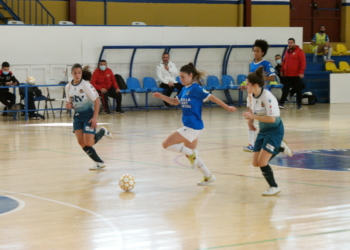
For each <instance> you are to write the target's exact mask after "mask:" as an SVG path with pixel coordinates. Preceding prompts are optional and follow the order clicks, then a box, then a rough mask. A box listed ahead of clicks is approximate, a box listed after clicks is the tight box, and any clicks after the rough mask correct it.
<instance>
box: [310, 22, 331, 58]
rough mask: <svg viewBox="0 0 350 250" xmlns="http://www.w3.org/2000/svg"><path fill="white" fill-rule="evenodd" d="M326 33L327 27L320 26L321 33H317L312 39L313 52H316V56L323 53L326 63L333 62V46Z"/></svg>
mask: <svg viewBox="0 0 350 250" xmlns="http://www.w3.org/2000/svg"><path fill="white" fill-rule="evenodd" d="M325 31H326V26H324V25H320V30H319V32H317V33H316V34H315V35H314V37H313V38H312V39H311V50H312V51H313V52H314V54H315V56H317V53H323V61H324V62H333V60H332V59H331V55H332V46H331V44H330V42H329V37H328V35H327V34H326V33H325Z"/></svg>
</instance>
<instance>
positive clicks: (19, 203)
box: [0, 195, 26, 216]
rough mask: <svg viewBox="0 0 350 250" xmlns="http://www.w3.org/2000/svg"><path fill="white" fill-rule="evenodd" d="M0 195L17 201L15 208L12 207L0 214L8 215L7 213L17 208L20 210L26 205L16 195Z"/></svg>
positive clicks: (15, 210)
mask: <svg viewBox="0 0 350 250" xmlns="http://www.w3.org/2000/svg"><path fill="white" fill-rule="evenodd" d="M0 196H4V197H8V198H11V199H13V200H15V201H17V202H18V207H16V208H15V209H12V210H10V211H8V212H6V213H0V216H2V215H8V214H11V213H14V212H17V211H18V210H21V209H22V208H24V207H25V206H26V203H25V202H24V201H22V200H21V199H18V198H16V197H13V196H10V195H0Z"/></svg>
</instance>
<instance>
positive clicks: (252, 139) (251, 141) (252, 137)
mask: <svg viewBox="0 0 350 250" xmlns="http://www.w3.org/2000/svg"><path fill="white" fill-rule="evenodd" d="M248 141H249V144H250V145H252V146H253V147H254V142H255V131H253V130H250V129H248Z"/></svg>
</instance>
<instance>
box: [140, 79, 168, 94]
mask: <svg viewBox="0 0 350 250" xmlns="http://www.w3.org/2000/svg"><path fill="white" fill-rule="evenodd" d="M143 88H144V89H147V91H148V92H163V91H164V89H163V88H159V87H158V86H157V82H156V80H155V79H154V78H152V77H145V78H143Z"/></svg>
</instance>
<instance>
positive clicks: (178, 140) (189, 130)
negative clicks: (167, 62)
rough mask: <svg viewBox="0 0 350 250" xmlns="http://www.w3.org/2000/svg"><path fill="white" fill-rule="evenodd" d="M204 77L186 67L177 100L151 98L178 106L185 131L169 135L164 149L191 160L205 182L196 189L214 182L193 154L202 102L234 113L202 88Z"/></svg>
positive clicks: (189, 66)
mask: <svg viewBox="0 0 350 250" xmlns="http://www.w3.org/2000/svg"><path fill="white" fill-rule="evenodd" d="M203 74H204V73H203V72H199V71H197V69H196V68H195V67H194V65H193V63H189V64H187V65H184V66H182V67H181V69H180V78H181V82H182V84H183V85H184V87H183V88H182V90H181V92H180V94H179V95H178V96H177V97H176V98H171V97H168V96H166V95H162V94H160V93H154V94H153V96H154V97H157V98H159V99H162V100H163V101H165V102H167V103H169V104H172V105H179V104H181V109H182V123H183V125H184V127H182V128H180V129H178V130H177V131H175V132H174V133H172V134H171V135H169V136H168V138H166V139H165V141H164V142H163V148H164V149H166V150H170V151H173V152H177V153H184V154H185V155H186V156H187V158H188V159H189V160H190V162H191V165H192V168H195V167H197V168H198V169H199V171H201V173H202V174H203V175H204V178H203V180H202V181H200V182H198V183H197V185H198V186H205V185H208V184H209V183H211V182H213V181H215V179H216V178H215V176H214V175H212V173H211V172H210V171H209V169H208V168H207V166H206V165H205V164H204V162H203V160H202V159H201V157H199V151H198V150H196V147H197V142H198V138H199V136H200V134H201V133H202V130H203V128H204V123H203V120H202V106H203V102H204V101H205V100H207V99H209V100H210V101H212V102H215V103H217V104H219V105H220V106H221V107H223V108H224V109H226V110H227V111H230V112H233V111H236V108H235V107H232V106H228V105H227V104H226V103H224V102H222V101H221V100H220V99H218V98H217V97H215V96H213V95H211V94H210V93H209V92H207V91H206V90H204V89H203V88H202V86H201V84H200V82H201V81H200V80H201V78H202V76H203ZM182 143H183V145H182Z"/></svg>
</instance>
